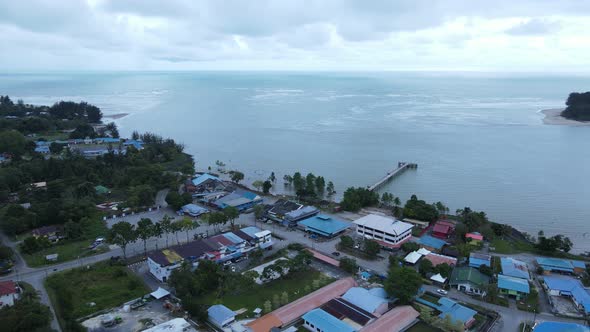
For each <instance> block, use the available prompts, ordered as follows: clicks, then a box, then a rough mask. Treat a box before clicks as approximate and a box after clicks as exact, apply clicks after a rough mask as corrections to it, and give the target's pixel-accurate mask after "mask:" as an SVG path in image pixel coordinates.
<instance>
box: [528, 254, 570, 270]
mask: <svg viewBox="0 0 590 332" xmlns="http://www.w3.org/2000/svg"><path fill="white" fill-rule="evenodd" d="M536 261H537V264H538V265H539V266H540V267H542V268H543V270H544V271H547V272H559V273H569V274H573V273H574V266H573V265H572V263H571V262H570V261H569V260H567V259H561V258H549V257H537V258H536Z"/></svg>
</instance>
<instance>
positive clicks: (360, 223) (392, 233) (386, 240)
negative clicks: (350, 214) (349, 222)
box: [354, 214, 413, 249]
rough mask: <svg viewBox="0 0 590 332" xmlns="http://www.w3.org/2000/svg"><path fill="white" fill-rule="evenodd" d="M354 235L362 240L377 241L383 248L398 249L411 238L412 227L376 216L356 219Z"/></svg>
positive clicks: (371, 215)
mask: <svg viewBox="0 0 590 332" xmlns="http://www.w3.org/2000/svg"><path fill="white" fill-rule="evenodd" d="M354 223H355V224H356V233H357V234H358V235H360V236H362V237H364V238H367V239H372V240H375V241H377V242H378V243H379V244H380V245H381V246H382V247H385V248H390V249H393V248H399V247H400V246H401V245H402V244H403V243H405V242H406V241H408V240H409V239H410V238H411V237H412V227H413V226H412V225H411V224H408V223H405V222H403V221H399V220H396V219H394V218H389V217H385V216H380V215H376V214H369V215H366V216H364V217H362V218H359V219H357V220H356V221H355V222H354Z"/></svg>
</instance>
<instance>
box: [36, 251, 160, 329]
mask: <svg viewBox="0 0 590 332" xmlns="http://www.w3.org/2000/svg"><path fill="white" fill-rule="evenodd" d="M45 285H46V288H47V291H48V293H49V297H50V299H51V303H52V304H53V306H54V309H55V311H56V314H57V316H58V320H59V322H60V325H61V326H62V329H64V330H76V329H75V326H77V322H76V321H75V320H76V319H77V318H80V317H84V316H86V315H89V314H91V313H93V312H96V311H99V310H102V309H106V308H111V307H115V306H119V305H121V304H123V303H125V302H127V301H129V300H132V299H134V298H138V297H141V296H143V295H145V294H147V293H148V292H149V290H148V288H147V287H146V286H145V285H144V284H143V281H142V280H141V279H140V278H139V277H137V276H136V275H134V274H133V273H131V272H130V271H129V270H128V269H127V267H125V266H122V265H118V264H114V265H111V264H109V263H106V262H103V263H98V264H95V265H91V266H90V267H89V268H86V267H83V268H77V269H72V270H68V271H65V272H61V273H57V274H53V275H51V276H49V277H48V278H47V279H46V280H45ZM91 302H93V303H95V305H94V306H90V305H89V303H91Z"/></svg>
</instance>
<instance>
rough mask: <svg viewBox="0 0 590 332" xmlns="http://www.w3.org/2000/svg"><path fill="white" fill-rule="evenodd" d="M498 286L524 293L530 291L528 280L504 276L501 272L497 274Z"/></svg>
mask: <svg viewBox="0 0 590 332" xmlns="http://www.w3.org/2000/svg"><path fill="white" fill-rule="evenodd" d="M498 288H502V289H508V290H513V291H517V292H520V293H525V294H528V293H530V291H531V290H530V286H529V281H528V280H526V279H521V278H515V277H510V276H505V275H503V274H499V275H498Z"/></svg>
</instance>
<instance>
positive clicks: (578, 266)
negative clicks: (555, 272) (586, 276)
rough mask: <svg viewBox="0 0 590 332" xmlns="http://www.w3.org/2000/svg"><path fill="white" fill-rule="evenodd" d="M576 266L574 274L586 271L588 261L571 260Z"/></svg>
mask: <svg viewBox="0 0 590 332" xmlns="http://www.w3.org/2000/svg"><path fill="white" fill-rule="evenodd" d="M570 263H572V266H573V267H574V274H582V273H584V272H585V271H586V262H583V261H575V260H570Z"/></svg>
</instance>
